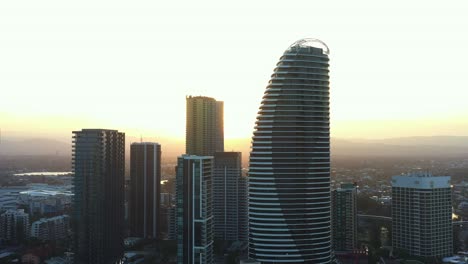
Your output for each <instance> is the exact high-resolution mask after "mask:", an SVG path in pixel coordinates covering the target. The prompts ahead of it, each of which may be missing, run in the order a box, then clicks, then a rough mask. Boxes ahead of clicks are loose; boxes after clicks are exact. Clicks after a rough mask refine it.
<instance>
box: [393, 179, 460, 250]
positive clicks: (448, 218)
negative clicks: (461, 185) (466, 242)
mask: <svg viewBox="0 0 468 264" xmlns="http://www.w3.org/2000/svg"><path fill="white" fill-rule="evenodd" d="M451 197H452V196H451V188H450V176H432V175H430V174H426V173H415V174H408V175H399V176H393V177H392V243H393V247H394V248H395V249H400V250H404V251H406V252H407V253H408V254H410V255H413V256H419V257H446V256H451V255H452V253H453V251H452V250H453V239H452V236H453V234H452V228H453V227H452V198H451Z"/></svg>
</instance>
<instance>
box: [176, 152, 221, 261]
mask: <svg viewBox="0 0 468 264" xmlns="http://www.w3.org/2000/svg"><path fill="white" fill-rule="evenodd" d="M212 164H213V157H210V156H194V155H183V156H180V157H179V158H178V159H177V168H176V170H177V175H176V196H177V263H180V264H195V263H198V264H212V263H213V261H214V260H213V243H214V241H213V238H214V235H213V205H212V204H213V199H212V192H213V191H212Z"/></svg>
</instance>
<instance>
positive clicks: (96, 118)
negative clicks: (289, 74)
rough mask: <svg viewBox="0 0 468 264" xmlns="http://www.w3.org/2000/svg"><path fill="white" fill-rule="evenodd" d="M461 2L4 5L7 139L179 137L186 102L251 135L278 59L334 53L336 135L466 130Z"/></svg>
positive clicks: (0, 72) (2, 101)
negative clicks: (98, 134)
mask: <svg viewBox="0 0 468 264" xmlns="http://www.w3.org/2000/svg"><path fill="white" fill-rule="evenodd" d="M467 13H468V4H466V3H464V1H399V0H397V1H386V2H383V1H310V0H309V1H243V0H241V1H229V2H227V1H226V2H225V1H99V0H97V1H49V0H43V1H1V2H0V128H1V130H2V136H3V137H53V138H57V139H61V140H69V139H70V138H71V131H72V130H78V129H81V128H90V127H95V128H97V127H99V128H113V129H119V130H122V131H124V132H126V133H127V135H130V136H136V137H139V136H140V135H142V136H143V137H145V138H146V137H148V138H177V139H182V138H183V137H184V135H185V96H186V95H204V96H211V97H214V98H216V99H217V100H221V101H224V102H225V136H226V138H227V139H236V138H248V137H250V136H251V134H252V130H253V125H254V121H255V117H256V113H257V110H258V107H259V105H260V101H261V97H262V94H263V92H264V90H265V87H266V85H267V83H268V81H269V79H270V75H271V74H272V71H273V69H274V67H275V64H276V63H277V61H278V59H279V57H280V56H281V54H282V53H283V52H284V50H285V49H286V48H287V47H288V46H289V45H290V44H292V43H293V42H295V41H296V40H298V39H301V38H305V37H311V38H318V39H321V40H323V41H324V42H325V43H327V45H328V46H329V47H330V80H331V133H332V136H333V137H339V138H369V139H378V138H387V137H402V136H431V135H458V136H462V135H468V122H467V120H468V119H467V118H468V103H467V98H468V91H467V88H468V66H467V64H468V49H467V48H466V47H468V34H467V28H468V16H466V14H467Z"/></svg>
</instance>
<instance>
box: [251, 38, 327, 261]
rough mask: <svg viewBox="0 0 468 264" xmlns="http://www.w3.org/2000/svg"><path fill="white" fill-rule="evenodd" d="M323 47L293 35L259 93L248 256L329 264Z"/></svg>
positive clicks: (325, 59)
mask: <svg viewBox="0 0 468 264" xmlns="http://www.w3.org/2000/svg"><path fill="white" fill-rule="evenodd" d="M328 60H329V59H328V48H327V47H326V45H325V44H323V43H322V42H321V41H318V40H308V39H305V40H300V41H298V42H296V43H294V44H293V45H291V46H290V47H289V48H288V49H287V50H286V51H285V52H284V54H283V56H282V57H281V58H280V61H279V62H278V64H277V67H276V68H275V70H274V72H273V74H272V76H271V80H270V82H269V84H268V86H267V88H266V91H265V93H264V96H263V99H262V102H261V105H260V109H259V112H258V115H257V121H256V124H255V130H254V133H253V138H252V151H251V154H250V164H249V165H250V166H249V177H248V179H249V189H248V190H249V193H248V196H249V210H248V214H249V257H250V258H252V259H256V260H258V261H261V262H262V263H330V262H331V255H332V254H331V211H330V210H331V208H330V205H331V198H330V123H329V112H330V108H329V101H330V100H329V76H328V67H329V64H328Z"/></svg>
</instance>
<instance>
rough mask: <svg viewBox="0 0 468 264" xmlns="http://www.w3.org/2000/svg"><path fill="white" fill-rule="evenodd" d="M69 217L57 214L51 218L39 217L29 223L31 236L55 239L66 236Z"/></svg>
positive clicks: (41, 238)
mask: <svg viewBox="0 0 468 264" xmlns="http://www.w3.org/2000/svg"><path fill="white" fill-rule="evenodd" d="M69 228H70V217H69V216H68V215H59V216H54V217H51V218H41V219H40V220H37V221H35V222H34V223H32V225H31V237H35V238H37V239H40V240H49V241H56V240H61V239H65V238H67V237H68V229H69Z"/></svg>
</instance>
